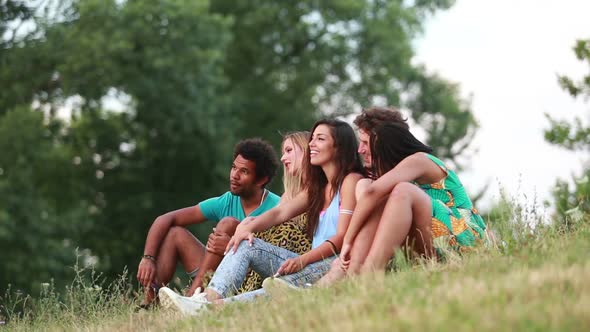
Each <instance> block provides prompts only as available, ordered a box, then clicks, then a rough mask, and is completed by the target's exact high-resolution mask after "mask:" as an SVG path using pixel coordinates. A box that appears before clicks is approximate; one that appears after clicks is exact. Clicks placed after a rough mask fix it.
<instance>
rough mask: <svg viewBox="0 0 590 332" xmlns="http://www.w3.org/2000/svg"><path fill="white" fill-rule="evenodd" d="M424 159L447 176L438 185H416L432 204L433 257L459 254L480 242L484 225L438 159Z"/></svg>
mask: <svg viewBox="0 0 590 332" xmlns="http://www.w3.org/2000/svg"><path fill="white" fill-rule="evenodd" d="M426 155H427V156H428V158H430V160H432V161H433V162H434V163H435V164H437V165H438V166H439V167H440V168H441V169H442V170H443V171H445V173H446V174H447V176H446V177H444V178H443V179H442V180H440V181H439V182H436V183H431V184H418V186H419V187H420V188H422V189H423V190H424V191H425V192H426V194H428V196H430V199H431V201H432V237H433V241H434V248H435V249H436V251H437V253H438V254H443V253H444V252H445V250H448V249H457V250H460V251H462V250H464V249H466V248H468V247H471V246H473V245H475V244H476V243H478V242H480V241H482V240H484V239H485V230H486V225H485V223H484V221H483V219H482V217H481V216H480V215H479V213H478V212H477V210H476V209H475V208H474V207H473V203H471V200H470V199H469V197H468V196H467V193H466V192H465V188H463V185H462V184H461V181H459V178H458V177H457V174H455V172H453V171H452V170H450V169H448V168H447V166H446V165H445V164H444V163H443V162H442V161H440V160H439V159H438V158H436V157H434V156H432V155H430V154H426Z"/></svg>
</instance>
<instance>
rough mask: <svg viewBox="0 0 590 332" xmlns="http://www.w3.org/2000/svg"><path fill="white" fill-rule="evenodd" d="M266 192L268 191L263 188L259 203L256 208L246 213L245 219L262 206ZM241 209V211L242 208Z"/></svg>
mask: <svg viewBox="0 0 590 332" xmlns="http://www.w3.org/2000/svg"><path fill="white" fill-rule="evenodd" d="M267 192H268V190H266V188H264V191H263V192H262V197H261V198H260V203H258V206H257V207H256V208H255V209H254V210H252V211H251V212H250V213H248V214H247V215H246V217H248V216H250V215H251V214H252V212H254V211H256V210H257V209H258V208H259V207H260V206H261V205H262V202H264V198H265V197H266V193H267ZM242 209H243V207H242Z"/></svg>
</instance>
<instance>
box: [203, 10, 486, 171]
mask: <svg viewBox="0 0 590 332" xmlns="http://www.w3.org/2000/svg"><path fill="white" fill-rule="evenodd" d="M451 4H452V1H428V0H427V1H415V2H406V1H383V0H380V1H311V0H308V1H297V2H292V3H284V2H277V1H270V0H267V1H264V0H262V1H240V2H236V1H231V0H219V1H215V2H212V4H211V11H212V12H214V13H219V14H221V15H223V16H225V17H228V18H231V19H232V22H233V24H232V26H231V29H232V35H233V36H234V38H233V39H232V42H231V43H230V44H229V46H228V53H227V61H226V62H225V66H224V68H225V73H226V74H227V75H228V77H229V85H228V89H229V91H231V92H232V95H233V96H234V103H233V104H232V107H233V111H232V113H233V114H235V118H236V119H239V120H241V121H240V123H239V124H240V125H241V127H240V131H239V133H240V136H255V135H259V136H263V137H267V138H271V137H276V131H277V129H281V130H288V129H300V128H308V127H309V126H310V125H311V123H312V121H313V120H314V119H315V118H317V117H319V116H322V115H326V114H329V115H349V114H352V113H354V112H358V111H359V107H360V106H361V105H362V106H369V105H372V104H373V103H375V102H376V101H380V102H381V103H383V104H387V105H400V106H407V107H408V108H409V109H410V110H411V111H412V116H413V117H414V119H415V120H417V122H418V123H420V124H421V125H422V126H423V127H424V128H425V130H426V132H427V133H428V138H427V143H428V144H430V145H431V146H433V148H434V149H435V151H436V153H437V154H438V155H440V156H441V157H443V158H446V159H451V160H454V159H456V156H458V155H460V154H461V153H462V152H463V151H464V149H465V148H466V147H467V145H468V144H469V142H471V138H472V135H473V133H474V130H475V128H476V121H475V119H474V117H473V114H472V113H471V110H470V108H469V105H468V104H467V103H466V102H465V101H462V100H461V99H460V98H459V95H458V87H457V86H455V85H453V84H450V83H449V82H447V81H445V80H444V79H442V78H440V77H438V76H436V75H432V74H429V73H427V72H426V70H425V69H424V68H423V67H422V66H416V65H413V64H412V58H413V56H414V51H413V47H412V44H411V42H412V40H413V39H414V38H415V37H416V36H417V35H418V34H420V33H421V32H422V26H423V23H424V20H425V19H427V18H428V16H429V15H430V14H432V13H433V12H435V11H436V10H440V9H446V8H448V7H449V6H450V5H451ZM402 96H405V97H404V98H402ZM246 120H247V121H246ZM258 123H264V124H265V125H264V126H257V125H253V124H258ZM275 140H276V139H275Z"/></svg>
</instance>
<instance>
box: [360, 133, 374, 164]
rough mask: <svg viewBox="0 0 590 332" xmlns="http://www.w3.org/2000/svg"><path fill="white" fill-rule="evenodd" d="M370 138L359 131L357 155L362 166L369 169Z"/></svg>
mask: <svg viewBox="0 0 590 332" xmlns="http://www.w3.org/2000/svg"><path fill="white" fill-rule="evenodd" d="M370 139H371V137H370V136H369V134H368V133H367V132H366V131H364V130H362V129H359V149H358V153H359V155H360V156H361V158H362V159H363V164H364V166H365V167H371V165H372V164H371V145H370Z"/></svg>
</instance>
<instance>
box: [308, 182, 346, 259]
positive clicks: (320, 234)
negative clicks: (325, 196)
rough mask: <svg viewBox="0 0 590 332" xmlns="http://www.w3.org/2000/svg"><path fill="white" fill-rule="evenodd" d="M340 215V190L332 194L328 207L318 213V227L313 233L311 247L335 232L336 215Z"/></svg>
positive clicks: (314, 246)
mask: <svg viewBox="0 0 590 332" xmlns="http://www.w3.org/2000/svg"><path fill="white" fill-rule="evenodd" d="M339 215H340V190H339V191H338V192H337V193H336V195H334V198H333V199H332V202H330V205H329V206H328V208H327V209H326V210H324V211H322V212H321V213H320V222H319V223H318V228H317V229H316V231H315V233H314V234H313V241H312V242H311V248H312V249H314V248H317V247H318V246H319V245H321V244H322V243H324V242H325V241H326V240H328V239H330V238H331V237H332V236H334V235H335V234H336V226H337V225H338V216H339Z"/></svg>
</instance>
